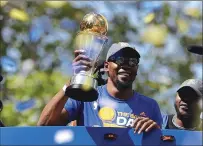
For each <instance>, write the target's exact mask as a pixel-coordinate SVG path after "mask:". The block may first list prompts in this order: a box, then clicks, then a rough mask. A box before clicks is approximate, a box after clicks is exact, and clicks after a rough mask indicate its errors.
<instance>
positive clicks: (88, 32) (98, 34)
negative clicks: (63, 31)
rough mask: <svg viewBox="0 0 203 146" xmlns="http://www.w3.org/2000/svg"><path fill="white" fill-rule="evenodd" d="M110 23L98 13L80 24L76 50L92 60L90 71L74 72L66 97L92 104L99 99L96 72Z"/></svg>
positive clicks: (89, 15) (90, 14) (87, 15)
mask: <svg viewBox="0 0 203 146" xmlns="http://www.w3.org/2000/svg"><path fill="white" fill-rule="evenodd" d="M107 30H108V23H107V20H106V18H105V17H104V16H102V15H100V14H97V13H89V14H86V15H85V16H84V18H83V20H82V22H81V23H80V31H79V32H78V34H77V36H76V39H75V49H77V50H78V49H79V50H82V52H84V55H86V56H87V57H89V58H90V59H91V68H90V70H88V71H85V70H81V71H79V72H74V75H73V77H72V78H71V82H70V85H69V86H68V87H67V88H66V92H65V95H66V96H68V97H70V98H73V99H75V100H79V101H84V102H90V101H95V100H97V98H98V93H97V84H98V83H97V80H96V79H95V78H94V71H95V68H96V65H97V61H98V58H99V56H100V53H101V52H102V50H103V45H104V44H105V43H106V42H107V40H108V38H107V36H106V34H107Z"/></svg>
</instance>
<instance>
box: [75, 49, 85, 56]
mask: <svg viewBox="0 0 203 146" xmlns="http://www.w3.org/2000/svg"><path fill="white" fill-rule="evenodd" d="M74 54H75V57H77V56H78V55H80V54H83V55H84V54H85V50H75V51H74Z"/></svg>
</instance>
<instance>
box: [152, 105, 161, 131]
mask: <svg viewBox="0 0 203 146" xmlns="http://www.w3.org/2000/svg"><path fill="white" fill-rule="evenodd" d="M153 120H154V121H155V122H156V123H157V124H158V125H159V126H160V128H161V127H162V123H163V120H162V115H161V111H160V108H159V105H158V103H157V102H156V101H155V104H154V112H153Z"/></svg>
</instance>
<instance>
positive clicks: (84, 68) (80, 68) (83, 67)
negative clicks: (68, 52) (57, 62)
mask: <svg viewBox="0 0 203 146" xmlns="http://www.w3.org/2000/svg"><path fill="white" fill-rule="evenodd" d="M73 70H74V73H78V72H80V71H88V70H90V68H89V67H88V66H84V65H81V66H75V67H74V69H73Z"/></svg>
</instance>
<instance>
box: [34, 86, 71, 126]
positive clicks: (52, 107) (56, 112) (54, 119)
mask: <svg viewBox="0 0 203 146" xmlns="http://www.w3.org/2000/svg"><path fill="white" fill-rule="evenodd" d="M64 95H65V93H64V91H63V90H60V91H59V92H58V93H57V94H56V95H55V96H54V97H53V98H52V99H51V101H50V102H49V103H48V104H47V105H46V106H45V108H44V109H43V111H42V114H41V116H40V118H39V121H38V123H37V125H38V126H48V125H66V120H67V117H68V114H67V115H65V114H64V115H63V113H62V110H63V108H64V105H65V103H66V101H67V100H68V97H65V96H64Z"/></svg>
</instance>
